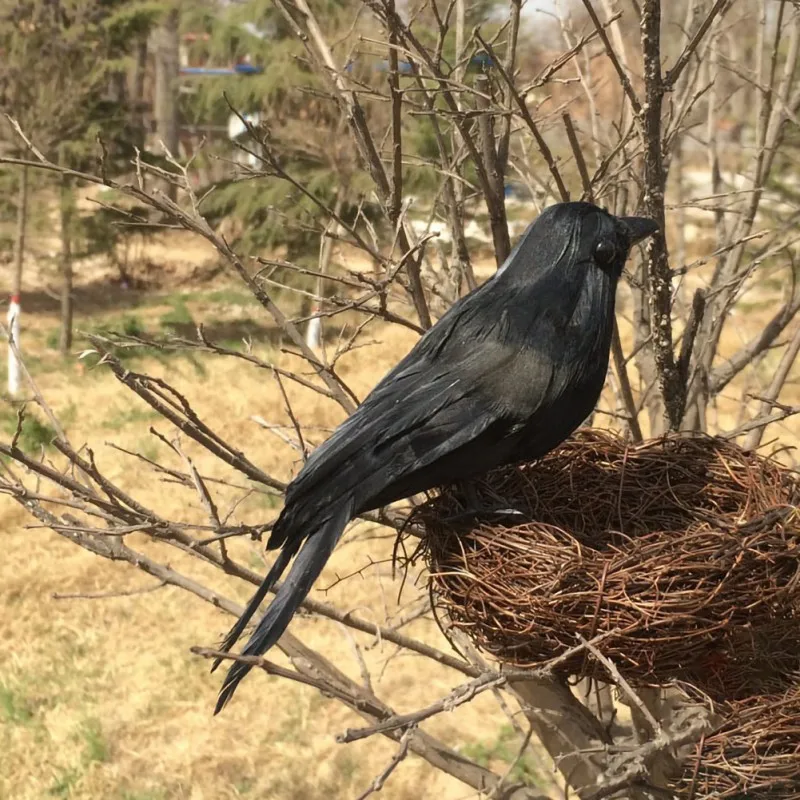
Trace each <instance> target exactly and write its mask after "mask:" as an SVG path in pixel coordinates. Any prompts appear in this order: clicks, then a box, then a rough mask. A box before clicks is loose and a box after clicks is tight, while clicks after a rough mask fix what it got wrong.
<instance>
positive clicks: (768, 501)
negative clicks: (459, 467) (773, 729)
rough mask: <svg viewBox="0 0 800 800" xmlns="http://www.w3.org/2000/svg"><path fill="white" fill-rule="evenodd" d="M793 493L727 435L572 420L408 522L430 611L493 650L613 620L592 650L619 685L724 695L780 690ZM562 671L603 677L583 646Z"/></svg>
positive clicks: (518, 650) (584, 631)
mask: <svg viewBox="0 0 800 800" xmlns="http://www.w3.org/2000/svg"><path fill="white" fill-rule="evenodd" d="M798 497H800V483H799V482H798V480H797V478H796V476H795V475H794V473H792V472H790V471H789V470H786V469H784V468H782V467H781V466H780V465H779V464H777V463H775V462H774V461H771V460H768V459H765V458H763V457H760V456H758V455H756V454H754V453H748V452H745V451H743V450H742V449H741V448H739V447H738V446H736V445H735V444H732V443H730V442H727V441H723V440H719V439H714V438H711V437H707V436H691V437H686V436H668V437H665V438H661V439H655V440H651V441H648V442H645V443H644V444H641V445H635V446H632V445H628V444H626V443H625V442H624V441H622V440H621V439H619V438H617V437H615V436H613V435H611V434H608V433H601V432H598V431H582V432H580V433H579V434H577V435H576V436H575V437H573V438H572V439H570V440H568V441H567V442H565V443H564V444H563V445H562V446H561V447H559V448H558V449H556V450H555V451H553V452H551V453H550V454H548V455H547V456H546V457H544V458H543V459H541V460H539V461H538V462H536V463H534V464H531V465H528V466H523V467H519V468H506V469H500V470H496V471H494V472H492V473H490V474H489V475H487V476H486V478H485V479H483V480H481V481H480V482H478V483H477V484H475V485H474V486H472V487H471V488H470V489H469V490H468V489H467V487H451V488H448V489H445V490H443V491H442V493H441V494H440V495H438V496H437V497H435V498H433V499H431V500H429V501H428V502H427V503H426V504H425V505H423V506H421V507H420V509H419V511H418V517H417V520H418V521H420V522H421V523H422V524H423V526H424V527H425V529H426V531H427V534H428V535H427V536H426V537H425V538H424V540H423V543H422V549H423V553H424V556H425V558H426V560H427V563H428V567H429V572H430V579H431V582H432V586H433V589H434V591H435V594H436V596H437V606H438V608H439V609H443V610H445V611H446V612H447V614H448V616H449V618H450V620H451V622H452V623H453V624H454V625H456V626H458V627H460V628H463V629H464V630H465V631H466V632H467V633H468V634H469V635H470V636H471V638H472V639H473V640H474V641H475V643H476V644H477V645H478V646H479V647H481V648H482V649H483V650H485V651H487V652H489V653H491V654H493V655H495V656H496V657H497V658H498V659H500V660H501V661H502V662H504V663H506V664H512V665H515V666H519V667H533V666H537V665H540V664H543V663H544V662H546V661H548V660H549V659H551V658H553V657H554V656H557V655H559V654H561V653H563V652H564V651H566V650H568V649H569V648H570V647H572V646H573V645H574V644H575V642H576V640H577V639H578V637H579V636H583V637H584V638H586V639H591V638H592V637H594V636H596V635H598V634H601V633H604V632H614V631H616V633H613V634H612V635H609V636H608V637H606V638H605V639H603V641H602V644H601V645H600V649H601V650H602V653H603V654H604V655H605V656H607V657H608V658H609V659H610V660H611V661H613V662H614V663H615V664H616V665H617V666H618V668H619V670H620V672H621V673H622V674H623V675H624V676H625V678H626V679H628V680H630V681H631V682H632V683H635V684H639V685H641V684H648V683H650V684H663V683H667V682H669V681H673V680H676V679H678V680H682V681H688V682H690V683H692V684H694V685H696V686H698V687H699V688H700V689H701V690H702V691H703V692H705V693H707V694H709V695H710V696H712V697H714V698H716V699H722V700H727V699H731V698H736V697H746V696H749V695H750V694H753V693H755V692H765V691H780V690H782V689H784V688H785V686H786V676H787V675H788V674H789V673H791V672H792V671H793V670H795V669H796V668H797V666H798V661H800V656H799V655H798V654H799V653H800V628H799V627H798V608H799V606H798V597H800V594H798V593H799V592H800V562H798V556H800V520H798V515H797V511H796V507H795V504H796V502H797V499H798ZM468 498H469V499H468ZM476 501H477V503H478V505H479V506H480V508H479V509H478V510H476V509H474V508H471V506H474V504H475V502H476ZM493 509H494V510H495V511H494V512H493V511H492V510H493ZM498 509H500V511H497V510H498ZM512 510H513V511H514V512H516V513H513V514H509V513H507V512H508V511H512ZM565 671H566V672H570V673H572V674H581V675H586V674H591V675H594V676H596V677H600V678H607V677H608V676H606V675H605V674H604V673H603V668H602V665H600V664H599V663H598V662H597V660H595V659H588V658H587V657H586V656H585V655H582V656H576V657H575V658H574V659H571V660H570V661H569V663H567V664H566V665H565Z"/></svg>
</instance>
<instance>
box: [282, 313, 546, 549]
mask: <svg viewBox="0 0 800 800" xmlns="http://www.w3.org/2000/svg"><path fill="white" fill-rule="evenodd" d="M469 312H470V308H469V307H467V308H466V309H464V310H463V312H462V313H461V314H453V315H452V316H451V317H450V318H449V319H446V318H443V319H442V321H441V322H444V323H445V324H444V325H441V323H440V326H441V327H440V329H439V330H438V336H437V337H423V339H422V340H420V342H419V343H418V346H417V347H415V348H414V350H412V351H411V353H409V355H408V356H407V357H406V358H405V359H404V360H403V361H402V362H401V363H400V364H398V366H397V367H396V368H395V369H394V370H392V371H391V372H390V373H389V374H388V375H387V376H386V377H385V378H384V379H383V380H382V381H381V383H380V384H378V386H377V387H376V388H375V389H374V390H373V391H372V393H371V394H370V395H369V396H368V397H367V398H366V399H365V401H364V402H363V403H362V404H361V406H359V408H358V409H357V410H356V411H355V412H354V413H353V414H352V415H351V416H350V418H349V419H348V420H346V421H345V422H344V423H343V424H342V425H340V426H339V428H337V430H336V431H335V432H334V433H333V435H332V436H331V437H330V438H329V439H328V440H327V441H326V442H325V443H323V444H322V445H321V446H320V447H318V448H317V449H316V450H315V451H314V453H313V454H312V455H311V457H310V458H309V460H308V462H307V463H306V464H305V465H304V467H303V469H302V471H301V472H300V474H299V475H298V476H297V478H296V479H295V480H294V481H293V482H292V483H291V484H290V487H289V490H288V492H287V497H286V508H285V511H284V514H283V515H282V520H281V521H280V523H281V524H279V525H276V527H275V529H274V530H273V534H272V537H271V538H270V547H277V546H280V545H281V544H283V542H284V541H285V540H286V538H287V536H288V537H290V538H294V537H295V536H304V535H307V534H308V533H311V532H312V530H313V529H314V527H316V525H318V524H322V523H324V521H325V513H326V511H325V509H327V508H333V507H334V505H335V502H336V501H337V500H338V499H339V498H341V497H342V496H343V495H352V496H353V497H354V498H355V507H356V510H357V511H359V510H365V509H367V508H373V507H376V506H378V505H383V504H385V503H387V502H390V501H392V500H396V499H399V498H401V497H405V496H408V495H409V494H413V493H416V492H418V491H422V490H424V489H427V488H431V487H433V486H435V485H437V484H438V483H440V482H442V481H452V480H457V479H459V478H460V477H462V476H463V477H466V476H467V475H469V474H471V473H473V472H480V471H485V470H486V469H490V468H491V467H493V466H496V465H497V464H498V463H501V461H502V459H503V457H504V456H506V455H507V454H508V453H509V452H510V451H511V447H512V445H513V442H511V438H512V437H513V434H514V432H515V431H516V430H517V428H518V427H519V425H520V424H521V423H522V422H524V421H526V420H527V419H529V418H530V416H531V414H533V413H535V411H536V409H537V408H538V407H539V406H540V405H541V403H542V401H543V400H544V399H545V397H546V395H547V392H548V389H549V386H550V384H551V382H552V377H553V370H552V363H553V362H552V359H540V358H537V357H535V354H534V356H531V354H530V353H520V352H519V350H518V349H517V348H514V347H509V346H507V345H506V344H504V342H503V338H502V337H501V336H498V335H497V334H498V328H500V327H502V325H503V320H502V313H501V314H499V315H497V316H495V315H491V314H489V315H481V316H480V317H478V318H476V317H473V316H472V315H471V314H470V313H469ZM448 316H450V315H448ZM482 319H485V320H486V321H485V322H484V323H481V320H482ZM437 327H439V326H437ZM467 334H468V335H467ZM520 371H522V372H524V373H525V374H524V379H523V381H522V389H520V380H519V378H520V375H519V372H520ZM511 378H513V380H512V379H511ZM511 393H513V394H515V395H518V394H522V395H524V398H523V399H524V403H520V398H519V397H516V396H514V397H511V396H510V394H511Z"/></svg>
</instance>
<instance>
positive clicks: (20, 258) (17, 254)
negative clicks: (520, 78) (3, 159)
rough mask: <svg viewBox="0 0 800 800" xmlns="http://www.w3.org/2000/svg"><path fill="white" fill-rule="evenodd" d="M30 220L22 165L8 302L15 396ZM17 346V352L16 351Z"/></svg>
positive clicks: (13, 393)
mask: <svg viewBox="0 0 800 800" xmlns="http://www.w3.org/2000/svg"><path fill="white" fill-rule="evenodd" d="M27 222H28V168H27V167H22V169H21V171H20V173H19V187H18V190H17V235H16V238H15V241H14V276H13V279H12V284H11V297H10V298H9V303H8V332H9V336H10V337H11V340H12V341H13V343H14V347H12V346H11V344H10V343H9V346H8V393H9V394H10V395H11V396H12V397H14V396H16V394H17V392H19V377H20V364H19V359H18V358H17V353H18V348H19V332H20V312H21V311H22V306H21V302H20V299H21V296H22V267H23V264H24V263H25V229H26V227H27ZM14 348H17V352H15V351H14Z"/></svg>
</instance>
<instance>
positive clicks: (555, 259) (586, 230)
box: [501, 203, 658, 280]
mask: <svg viewBox="0 0 800 800" xmlns="http://www.w3.org/2000/svg"><path fill="white" fill-rule="evenodd" d="M657 230H658V225H657V224H656V223H655V222H653V220H651V219H647V218H646V217H616V216H614V215H613V214H609V213H608V211H605V210H604V209H602V208H600V207H598V206H596V205H593V204H592V203H556V204H555V205H552V206H548V207H547V208H546V209H545V210H544V211H543V212H542V213H541V214H540V215H539V216H538V217H537V219H536V220H534V221H533V222H532V223H531V225H530V226H529V227H528V229H527V230H526V231H525V233H524V234H523V236H522V238H521V239H520V241H519V243H518V244H517V246H516V247H515V248H514V250H513V251H512V253H511V255H510V256H509V257H508V259H507V260H506V263H505V264H504V265H503V267H501V271H506V270H507V271H508V272H509V273H512V272H520V273H522V272H528V270H529V269H530V267H531V266H534V268H544V269H553V270H557V271H559V272H560V271H562V270H570V271H572V270H573V269H577V270H578V271H580V272H583V271H585V270H586V269H587V268H596V269H599V270H602V271H603V272H604V273H606V274H608V275H609V276H611V277H613V279H614V280H616V279H617V278H619V276H620V275H621V274H622V269H623V267H624V266H625V261H626V260H627V258H628V254H629V253H630V250H631V248H632V247H633V245H635V244H637V243H638V242H641V241H642V240H643V239H646V238H647V237H648V236H651V235H652V234H654V233H655V232H656V231H657Z"/></svg>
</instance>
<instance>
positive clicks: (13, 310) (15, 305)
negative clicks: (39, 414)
mask: <svg viewBox="0 0 800 800" xmlns="http://www.w3.org/2000/svg"><path fill="white" fill-rule="evenodd" d="M21 311H22V308H21V306H20V304H19V295H12V296H11V302H10V303H9V304H8V332H9V335H10V337H11V338H10V340H9V343H8V393H9V394H10V395H11V396H12V397H16V395H17V392H19V376H20V366H19V361H18V360H17V356H16V354H15V353H14V348H13V347H12V346H11V342H12V341H13V342H14V345H15V346H16V348H17V350H19V316H20V312H21Z"/></svg>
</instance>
